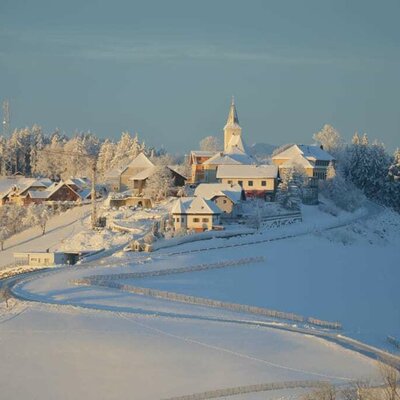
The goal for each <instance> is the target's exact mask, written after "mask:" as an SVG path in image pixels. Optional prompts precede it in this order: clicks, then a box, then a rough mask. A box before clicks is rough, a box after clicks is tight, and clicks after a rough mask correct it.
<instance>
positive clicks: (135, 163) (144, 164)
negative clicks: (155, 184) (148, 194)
mask: <svg viewBox="0 0 400 400" xmlns="http://www.w3.org/2000/svg"><path fill="white" fill-rule="evenodd" d="M152 167H154V164H153V163H152V162H151V161H150V160H149V159H148V158H147V157H146V156H145V155H144V154H143V153H140V154H139V155H138V156H137V157H136V158H135V159H134V160H132V161H131V162H130V163H129V164H127V165H125V166H124V167H121V168H113V169H111V170H110V171H107V173H106V174H105V176H106V177H107V178H118V177H119V176H120V175H121V174H122V173H123V172H124V171H126V170H127V169H128V168H145V169H148V168H152ZM145 179H146V178H145Z"/></svg>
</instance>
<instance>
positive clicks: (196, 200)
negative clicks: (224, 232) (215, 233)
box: [171, 197, 221, 232]
mask: <svg viewBox="0 0 400 400" xmlns="http://www.w3.org/2000/svg"><path fill="white" fill-rule="evenodd" d="M171 214H172V218H173V222H174V228H175V230H180V229H189V230H194V231H197V232H203V231H206V230H212V229H215V228H216V227H217V226H219V223H220V215H221V210H220V209H219V208H218V207H217V206H216V205H215V204H214V203H213V202H212V201H211V200H206V199H204V198H203V197H182V198H180V199H178V200H177V201H176V203H175V204H174V206H173V208H172V210H171Z"/></svg>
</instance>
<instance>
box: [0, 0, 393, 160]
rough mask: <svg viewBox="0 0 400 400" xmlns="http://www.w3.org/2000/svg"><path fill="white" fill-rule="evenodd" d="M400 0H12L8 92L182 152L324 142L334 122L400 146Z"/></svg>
mask: <svg viewBox="0 0 400 400" xmlns="http://www.w3.org/2000/svg"><path fill="white" fill-rule="evenodd" d="M399 15H400V1H398V0H395V1H391V0H383V1H376V0H352V1H350V0H349V1H344V0H334V1H328V0H304V1H298V0H292V1H289V0H280V1H275V0H274V1H272V0H271V1H270V0H246V1H242V0H240V1H237V0H201V1H195V0H159V1H154V0H143V1H135V0H113V1H100V0H86V1H82V0H68V1H65V0H35V1H28V0H26V1H23V0H0V100H1V101H3V100H4V99H8V100H9V102H10V108H11V127H12V128H22V127H24V126H31V125H33V124H34V123H37V124H39V125H41V126H42V127H43V128H44V130H45V131H46V132H48V133H50V132H52V131H53V130H54V129H55V128H59V129H60V130H61V131H64V132H65V133H67V134H69V135H72V134H73V133H74V132H75V131H88V130H90V131H91V132H94V133H96V134H97V135H99V136H100V137H102V138H107V137H108V138H113V139H116V138H117V137H119V135H120V133H121V132H122V131H126V130H127V131H129V132H131V133H135V132H137V133H138V134H139V137H140V138H142V139H144V140H145V141H146V143H148V144H150V145H154V146H156V147H160V146H161V145H162V146H164V147H165V148H166V149H167V150H168V151H170V152H171V153H177V152H180V153H183V152H187V151H188V150H190V149H193V148H197V147H198V142H199V141H200V140H201V139H202V138H203V137H205V136H209V135H221V136H220V137H221V138H222V129H223V126H224V124H225V121H226V118H227V115H228V109H229V104H230V101H231V97H232V96H235V103H236V105H237V110H238V114H239V120H240V123H241V126H242V128H243V137H244V139H245V141H246V142H247V143H248V144H250V145H251V144H253V143H255V142H263V143H270V144H275V145H280V144H284V143H293V142H297V143H312V135H313V133H315V132H317V131H318V130H320V129H321V128H322V126H323V125H324V124H326V123H329V124H331V125H333V126H334V127H335V128H336V129H338V130H339V132H340V133H341V134H342V135H343V136H344V138H345V139H350V138H351V136H352V135H353V133H354V132H355V131H358V132H360V133H364V132H366V133H367V134H368V135H369V137H370V138H371V139H374V138H377V139H379V140H380V141H383V142H384V143H385V144H386V146H387V148H388V149H389V150H390V151H392V150H394V148H396V147H397V146H399V147H400V112H399V107H400V101H399V100H400V99H399V97H400V51H399V50H400V29H399V27H398V17H399Z"/></svg>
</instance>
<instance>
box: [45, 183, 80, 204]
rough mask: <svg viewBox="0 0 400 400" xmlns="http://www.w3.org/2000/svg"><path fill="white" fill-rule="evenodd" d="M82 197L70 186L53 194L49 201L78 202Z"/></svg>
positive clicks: (64, 186) (63, 187)
mask: <svg viewBox="0 0 400 400" xmlns="http://www.w3.org/2000/svg"><path fill="white" fill-rule="evenodd" d="M79 199H80V197H79V195H78V194H77V193H75V192H74V191H73V190H72V189H70V188H69V187H68V186H66V185H63V186H62V187H61V188H60V189H59V190H57V191H56V192H55V193H54V194H52V195H51V196H50V197H49V198H48V199H47V201H77V200H79Z"/></svg>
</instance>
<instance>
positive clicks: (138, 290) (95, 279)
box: [72, 257, 342, 329]
mask: <svg viewBox="0 0 400 400" xmlns="http://www.w3.org/2000/svg"><path fill="white" fill-rule="evenodd" d="M263 260H264V258H263V257H250V258H243V259H240V260H230V261H223V262H222V261H221V262H218V263H213V264H200V265H195V266H191V267H184V268H173V269H168V270H158V271H148V272H132V273H122V274H112V275H92V276H88V277H86V278H82V279H77V280H74V281H72V282H73V283H74V284H76V285H97V286H102V287H109V288H113V289H118V290H123V291H126V292H129V293H133V294H137V295H144V296H149V297H156V298H161V299H166V300H171V301H177V302H180V303H188V304H193V305H201V306H207V307H213V308H223V309H226V310H230V311H237V312H244V313H250V314H257V315H262V316H265V317H270V318H276V319H284V320H288V321H294V322H301V323H309V324H312V325H316V326H320V327H323V328H327V329H342V325H341V324H340V323H339V322H331V321H324V320H320V319H317V318H312V317H308V318H306V317H303V316H301V315H298V314H295V313H288V312H284V311H277V310H272V309H268V308H264V307H257V306H249V305H245V304H237V303H229V302H224V301H220V300H212V299H207V298H204V297H196V296H190V295H184V294H179V293H175V292H168V291H162V290H157V289H149V288H144V287H139V286H133V285H128V284H123V283H119V282H116V281H117V280H125V279H135V278H136V279H137V278H147V277H154V276H165V275H171V274H181V273H185V272H195V271H204V270H209V269H216V268H225V267H227V266H237V265H243V264H251V263H255V262H262V261H263Z"/></svg>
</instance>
